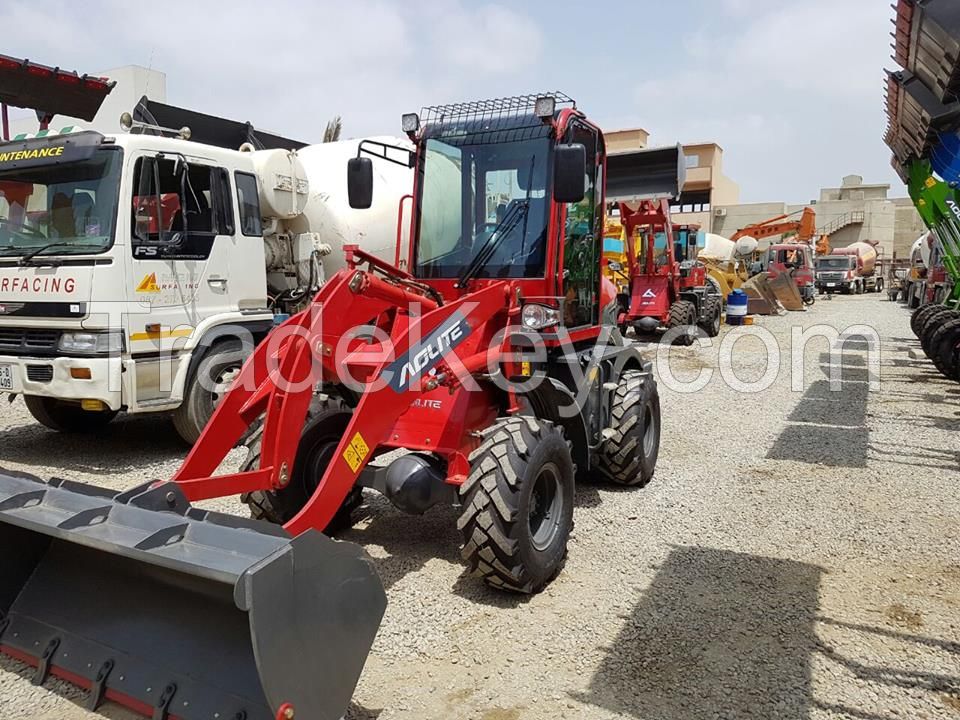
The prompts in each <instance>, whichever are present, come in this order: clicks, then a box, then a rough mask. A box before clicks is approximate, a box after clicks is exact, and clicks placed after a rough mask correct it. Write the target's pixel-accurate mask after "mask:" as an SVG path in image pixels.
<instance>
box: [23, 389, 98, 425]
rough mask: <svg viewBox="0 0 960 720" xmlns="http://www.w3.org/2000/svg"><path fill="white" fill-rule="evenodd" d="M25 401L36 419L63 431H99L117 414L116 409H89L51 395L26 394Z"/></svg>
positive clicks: (42, 423)
mask: <svg viewBox="0 0 960 720" xmlns="http://www.w3.org/2000/svg"><path fill="white" fill-rule="evenodd" d="M23 402H24V403H26V406H27V410H28V411H29V412H30V414H31V415H32V416H33V419H34V420H36V421H37V422H38V423H40V424H41V425H43V426H44V427H48V428H50V429H51V430H56V431H57V432H63V433H93V432H97V431H98V430H102V429H103V428H105V427H106V426H107V425H108V424H110V422H111V421H112V420H113V419H114V418H115V417H116V416H117V411H116V410H96V411H87V410H84V409H83V408H81V407H80V405H79V404H78V403H69V402H65V401H63V400H57V399H56V398H51V397H40V396H37V395H24V396H23Z"/></svg>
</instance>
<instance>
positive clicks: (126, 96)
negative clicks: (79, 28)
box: [10, 65, 167, 137]
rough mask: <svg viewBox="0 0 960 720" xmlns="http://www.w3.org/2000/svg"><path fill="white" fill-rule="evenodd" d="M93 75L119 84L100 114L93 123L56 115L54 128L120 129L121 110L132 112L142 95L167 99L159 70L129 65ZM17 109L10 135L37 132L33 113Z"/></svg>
mask: <svg viewBox="0 0 960 720" xmlns="http://www.w3.org/2000/svg"><path fill="white" fill-rule="evenodd" d="M90 74H91V75H95V76H99V77H105V78H109V79H110V80H116V81H117V85H116V87H114V88H113V90H112V91H111V93H110V94H109V95H108V96H107V98H106V100H104V101H103V105H102V106H101V107H100V112H98V113H97V116H96V117H95V118H94V119H93V121H92V122H86V121H84V120H79V119H77V118H70V117H66V116H65V115H57V116H56V117H54V119H53V122H52V123H50V128H51V129H52V130H60V129H61V128H64V127H67V126H68V125H74V126H80V127H83V128H87V129H90V130H98V131H99V132H102V133H115V132H119V131H120V115H121V113H124V112H132V111H133V108H134V106H135V105H136V104H137V101H138V100H140V98H141V97H143V96H144V95H149V97H150V99H151V100H157V101H159V102H166V100H167V76H166V75H165V74H164V73H162V72H158V71H157V70H147V69H146V68H143V67H140V66H138V65H127V66H126V67H121V68H114V69H113V70H103V71H100V72H93V73H90ZM17 112H18V114H19V115H20V117H16V118H14V117H11V118H10V120H11V122H10V137H16V136H17V135H18V134H20V133H35V132H37V130H38V129H39V127H40V126H39V124H38V123H37V120H36V116H35V115H34V114H33V113H30V114H29V115H26V116H24V115H25V113H23V111H17Z"/></svg>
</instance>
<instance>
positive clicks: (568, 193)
mask: <svg viewBox="0 0 960 720" xmlns="http://www.w3.org/2000/svg"><path fill="white" fill-rule="evenodd" d="M586 175H587V149H586V148H585V147H584V146H583V145H582V144H580V143H571V144H567V145H557V147H556V148H555V149H554V151H553V199H554V200H556V201H557V202H558V203H577V202H580V201H581V200H583V198H584V195H586V181H585V178H586Z"/></svg>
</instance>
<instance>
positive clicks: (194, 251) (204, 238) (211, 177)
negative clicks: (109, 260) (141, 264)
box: [131, 157, 234, 260]
mask: <svg viewBox="0 0 960 720" xmlns="http://www.w3.org/2000/svg"><path fill="white" fill-rule="evenodd" d="M133 193H134V194H133V208H132V217H131V226H132V227H131V235H132V243H131V245H132V248H133V254H134V257H140V258H164V259H191V260H197V259H206V258H207V257H209V255H210V251H211V249H212V248H213V241H214V239H215V238H216V237H217V235H233V233H234V220H233V204H232V201H231V193H230V179H229V174H228V173H227V171H226V170H225V169H223V168H217V167H212V166H210V165H201V164H199V163H190V164H189V165H185V164H184V163H180V162H178V161H177V160H175V159H173V158H166V157H143V158H139V159H138V160H137V163H136V166H135V168H134V183H133Z"/></svg>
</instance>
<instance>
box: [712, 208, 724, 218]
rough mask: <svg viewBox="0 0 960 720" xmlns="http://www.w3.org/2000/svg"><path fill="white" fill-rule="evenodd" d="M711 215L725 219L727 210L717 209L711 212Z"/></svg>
mask: <svg viewBox="0 0 960 720" xmlns="http://www.w3.org/2000/svg"><path fill="white" fill-rule="evenodd" d="M713 214H714V215H716V216H717V217H726V216H727V209H726V208H717V209H716V210H714V211H713Z"/></svg>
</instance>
